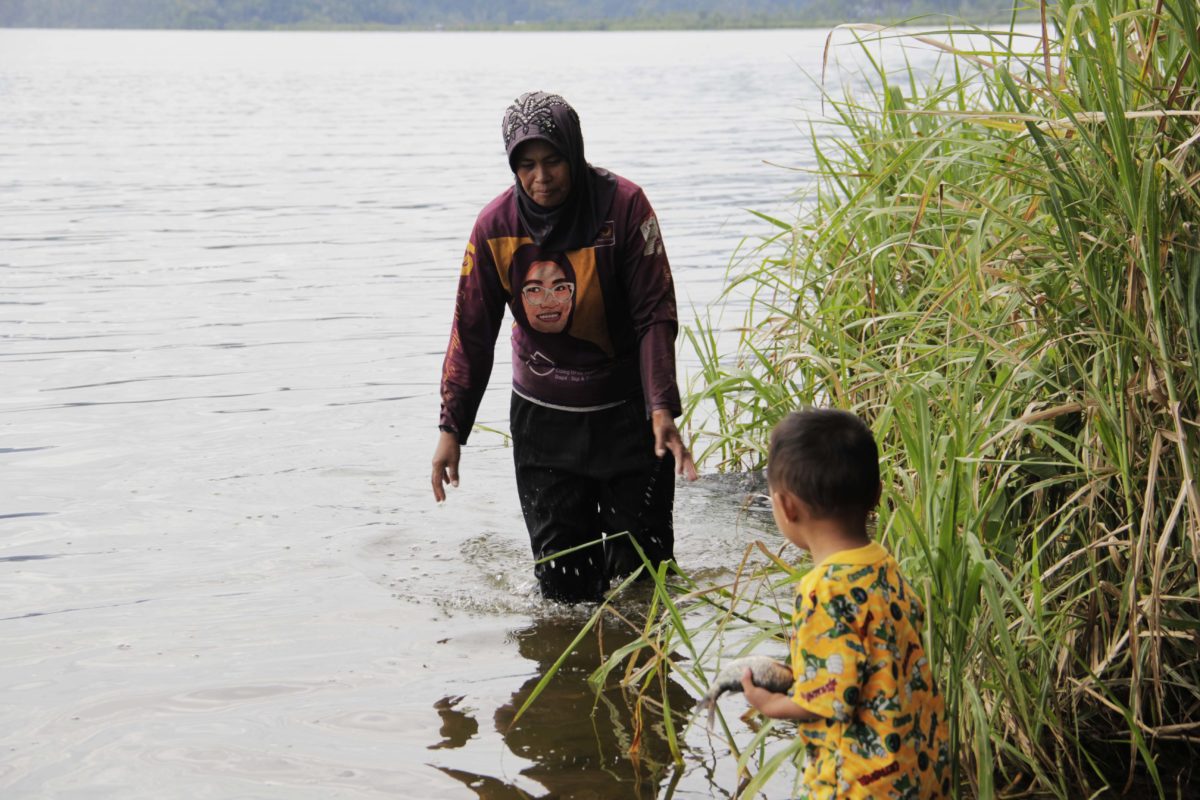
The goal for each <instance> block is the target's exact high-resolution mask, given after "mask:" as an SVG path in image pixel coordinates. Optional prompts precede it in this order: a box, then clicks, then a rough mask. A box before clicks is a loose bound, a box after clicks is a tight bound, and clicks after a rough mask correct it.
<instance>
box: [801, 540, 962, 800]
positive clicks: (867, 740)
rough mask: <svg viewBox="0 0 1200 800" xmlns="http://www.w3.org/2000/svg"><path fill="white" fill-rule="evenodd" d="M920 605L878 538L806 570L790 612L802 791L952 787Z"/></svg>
mask: <svg viewBox="0 0 1200 800" xmlns="http://www.w3.org/2000/svg"><path fill="white" fill-rule="evenodd" d="M924 623H925V612H924V609H923V608H922V607H921V603H920V601H919V600H918V598H917V596H916V594H915V593H914V592H913V590H912V587H910V586H909V585H908V583H907V582H906V581H905V580H904V577H903V576H901V574H900V569H899V567H898V566H897V564H896V560H895V559H894V558H892V557H891V555H889V554H888V552H887V551H886V550H884V549H883V548H882V547H881V546H880V545H878V544H876V543H874V542H872V543H871V544H869V545H867V546H865V547H860V548H857V549H855V550H844V551H842V552H840V553H834V554H833V555H832V556H830V557H829V558H827V559H825V560H824V561H822V562H821V563H820V564H818V565H817V566H815V567H814V568H813V569H812V571H811V572H809V573H808V574H807V575H805V576H804V578H803V579H802V580H801V581H800V584H799V586H798V587H797V589H796V604H795V610H794V611H793V612H792V625H793V628H794V631H793V636H792V672H793V673H794V675H795V677H796V683H795V685H794V687H793V689H792V700H793V701H795V703H796V704H797V705H799V706H800V707H801V708H803V709H805V710H807V711H809V712H811V713H813V714H817V715H818V716H820V717H821V719H819V720H816V721H813V722H801V723H800V725H799V733H800V736H802V737H803V739H804V744H805V764H804V776H803V781H804V788H803V789H802V790H801V794H800V797H801V798H807V799H808V800H826V798H837V799H838V800H857V798H896V799H897V800H910V799H911V800H917V799H918V798H920V800H926V799H927V798H942V797H948V796H949V795H950V766H949V750H948V748H947V745H946V740H947V736H946V733H947V732H946V724H945V711H944V708H943V705H942V697H941V695H940V694H938V690H937V687H936V686H934V684H933V678H932V677H931V675H930V671H929V661H928V659H927V658H926V657H925V648H924V647H923V646H922V644H921V629H922V627H923V626H924Z"/></svg>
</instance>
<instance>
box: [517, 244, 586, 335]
mask: <svg viewBox="0 0 1200 800" xmlns="http://www.w3.org/2000/svg"><path fill="white" fill-rule="evenodd" d="M572 277H573V276H572ZM521 304H522V308H523V309H524V311H525V318H526V319H527V320H529V327H531V328H533V329H534V330H535V331H538V332H539V333H562V332H563V331H564V330H565V329H566V327H567V323H568V322H569V321H570V319H571V311H572V309H573V308H574V305H575V282H574V281H573V280H572V279H571V278H570V277H568V276H567V273H566V270H564V269H563V268H562V266H561V265H560V264H558V263H557V262H555V261H534V262H533V263H532V264H530V265H529V271H528V272H526V273H525V280H524V281H523V282H522V284H521Z"/></svg>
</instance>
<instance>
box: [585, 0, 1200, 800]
mask: <svg viewBox="0 0 1200 800" xmlns="http://www.w3.org/2000/svg"><path fill="white" fill-rule="evenodd" d="M1042 15H1043V19H1044V23H1043V25H1042V26H1041V31H1040V34H1038V33H1033V34H1030V33H1029V32H1028V31H1025V32H1024V33H1022V31H1021V29H1018V28H1016V27H1014V28H1013V29H1011V30H1008V31H1005V32H1002V33H994V32H993V33H983V32H981V31H973V32H969V31H966V30H965V29H963V28H958V29H957V31H955V32H951V31H942V32H934V33H923V34H921V35H920V36H916V35H914V34H912V33H907V32H906V33H901V32H888V31H886V30H883V29H871V28H870V26H846V28H847V29H849V30H851V31H853V32H855V33H857V34H858V35H859V36H862V35H863V34H870V35H873V36H883V37H888V36H893V37H900V36H904V37H907V38H908V39H910V40H912V39H919V40H921V41H923V42H925V43H926V44H927V45H928V46H932V47H936V48H939V49H940V50H941V51H942V52H943V54H944V58H945V59H947V60H948V62H949V63H948V64H947V65H946V67H947V68H946V69H940V70H937V71H936V76H935V77H923V76H921V75H918V74H917V73H916V71H915V70H912V69H907V70H900V71H899V72H896V71H894V70H889V69H888V68H885V66H884V65H883V63H882V62H881V61H878V60H876V59H874V58H873V57H871V53H872V52H873V51H872V50H871V49H870V46H868V45H867V44H865V43H864V44H862V47H863V52H864V54H866V56H867V58H866V61H865V63H866V64H867V65H868V66H867V70H868V72H869V75H868V77H869V79H870V80H868V81H865V82H859V83H858V84H857V85H858V86H859V88H858V89H856V90H854V91H853V92H851V91H849V90H847V91H845V92H842V93H837V92H834V91H828V92H827V95H826V99H825V102H826V108H827V110H828V111H829V116H830V117H831V120H832V121H831V125H814V127H813V129H812V140H813V145H814V146H815V148H816V152H817V158H818V165H817V170H816V173H817V174H816V183H815V192H814V194H813V195H812V200H811V202H809V203H808V204H807V205H806V206H805V210H804V212H803V214H802V216H801V218H800V219H799V220H798V221H796V222H794V223H793V222H782V221H775V223H776V224H777V225H778V231H777V235H775V236H774V237H772V238H771V239H770V240H769V241H766V242H764V243H763V244H762V245H761V247H759V248H758V249H757V250H756V252H755V256H754V258H753V259H751V260H749V261H748V262H747V264H746V265H745V266H744V267H742V268H739V269H738V271H735V272H734V273H733V274H731V280H730V284H729V289H728V291H729V292H730V293H741V294H742V296H747V295H748V296H749V300H750V302H749V310H748V311H747V313H746V317H745V320H744V323H743V324H742V326H741V327H740V331H739V333H738V335H737V342H736V345H735V346H734V347H732V348H731V349H730V351H728V352H727V351H726V348H724V347H723V346H722V344H721V343H722V341H724V340H723V339H722V334H721V332H720V331H718V330H717V327H716V325H715V324H707V325H706V324H701V325H699V326H698V327H697V328H696V329H695V330H693V331H691V333H690V335H691V337H692V341H693V342H694V344H695V345H696V348H697V350H698V352H699V353H700V355H701V359H702V362H703V369H702V371H701V374H700V375H699V379H698V382H697V384H696V385H695V386H694V393H693V395H692V398H691V406H690V408H689V413H690V414H691V423H692V426H693V430H695V431H697V445H698V449H699V450H700V451H701V452H702V454H703V456H704V457H705V458H706V459H708V461H709V463H710V464H713V463H715V464H718V465H720V467H721V468H724V469H751V468H755V467H759V466H761V464H762V461H763V457H764V452H765V441H766V436H767V434H768V432H769V431H770V429H771V427H772V426H773V424H774V423H775V422H776V421H777V420H779V419H780V418H781V417H783V416H784V415H785V414H787V413H788V412H789V411H791V410H793V409H795V408H797V407H799V406H803V405H808V404H830V405H835V406H838V407H841V408H846V409H850V410H853V411H855V412H857V413H859V414H860V415H862V416H863V417H864V418H866V419H868V420H870V421H871V423H872V426H873V429H874V431H875V433H876V437H877V439H878V441H879V443H880V449H881V453H882V463H883V480H884V487H885V489H884V498H883V503H882V506H881V509H880V513H879V519H878V536H879V538H880V539H882V540H883V541H884V542H885V543H886V544H887V545H888V546H889V547H890V548H891V549H892V550H893V551H894V552H895V553H896V554H897V555H898V557H899V558H900V559H901V562H902V565H903V567H904V569H905V571H906V573H907V574H908V575H910V576H912V578H913V580H914V583H916V584H917V585H919V586H920V587H921V589H922V591H923V592H924V593H925V599H926V605H927V610H928V619H929V630H928V635H929V651H930V652H931V654H932V658H931V660H932V661H933V662H934V663H935V664H936V665H937V666H938V673H937V679H938V680H939V682H940V686H941V688H942V690H943V692H944V694H945V696H946V700H947V708H948V713H949V717H950V719H951V720H952V723H953V731H954V746H955V750H956V754H957V758H956V762H955V769H956V775H957V778H958V782H959V791H961V792H962V794H963V796H978V797H985V798H990V797H1001V796H1016V795H1018V794H1019V795H1021V796H1055V797H1061V798H1076V797H1086V796H1090V795H1092V794H1093V793H1095V792H1103V791H1119V790H1121V789H1122V788H1126V787H1128V786H1131V785H1134V786H1137V787H1139V788H1138V789H1137V791H1136V793H1137V795H1138V796H1151V795H1157V796H1182V795H1184V794H1186V792H1187V780H1188V778H1189V777H1190V772H1189V771H1188V770H1189V769H1190V767H1188V766H1187V765H1186V761H1185V760H1180V759H1179V758H1178V754H1179V753H1180V752H1183V751H1187V750H1189V749H1191V748H1194V747H1195V745H1196V744H1198V743H1200V658H1198V654H1200V591H1198V589H1200V582H1198V581H1200V574H1198V567H1200V488H1198V486H1197V483H1196V478H1197V472H1198V471H1200V187H1198V184H1200V14H1198V8H1197V5H1196V3H1195V0H1091V1H1090V2H1086V3H1085V2H1074V1H1073V0H1067V1H1066V2H1061V3H1058V4H1056V5H1044V6H1042ZM968 33H969V34H970V35H968ZM838 35H839V36H841V35H843V34H838ZM863 86H869V87H870V88H868V89H863V88H862V87H863ZM831 126H832V127H831ZM767 554H768V551H767V550H766V548H762V549H761V550H756V551H754V553H753V554H750V556H748V558H747V560H746V561H744V562H743V565H742V569H741V571H740V572H739V575H738V581H737V582H736V585H732V586H726V587H716V588H713V587H702V586H696V585H694V584H691V583H690V582H689V581H687V579H686V577H685V576H683V575H676V576H675V577H674V578H672V577H671V576H670V575H668V574H665V573H664V574H662V575H660V589H661V595H660V596H659V600H660V602H661V604H662V608H663V609H664V610H663V611H662V612H661V614H660V616H659V617H658V621H657V623H656V624H647V625H646V628H645V630H644V632H643V637H642V639H641V640H640V643H641V649H639V648H638V646H637V643H635V645H633V646H630V647H627V648H625V649H624V650H623V651H622V652H621V653H619V654H618V657H619V658H620V659H628V662H627V664H626V666H625V675H626V678H627V679H635V680H636V681H637V682H639V683H640V685H642V686H647V687H648V686H651V685H653V684H654V681H653V680H651V677H650V676H651V675H652V674H653V673H654V672H655V670H656V669H661V670H663V671H667V670H668V669H672V670H673V671H674V673H675V675H676V679H677V680H679V679H681V680H683V681H685V682H686V683H689V684H695V686H694V688H696V689H702V688H703V684H704V681H705V677H704V676H705V675H711V674H712V670H713V669H715V667H716V666H717V664H716V658H717V657H718V655H720V656H721V657H725V656H733V655H738V654H741V653H742V652H745V651H747V650H752V649H754V648H755V647H756V646H758V645H760V644H763V643H764V642H768V641H774V642H781V641H782V640H783V639H785V638H786V635H787V629H786V620H785V619H784V617H785V615H784V614H783V613H781V612H780V611H779V609H781V608H782V609H785V610H786V609H787V608H788V606H789V603H790V596H788V592H789V591H790V583H791V582H792V581H793V580H794V576H793V575H792V573H791V571H790V569H789V568H788V566H787V564H786V563H785V560H784V559H780V558H779V554H778V553H775V552H771V553H769V557H768V555H767ZM672 587H673V589H672ZM677 650H678V653H682V654H683V655H685V656H686V657H687V658H688V659H689V660H688V662H687V663H686V665H684V664H675V665H669V664H668V661H667V659H666V654H668V653H672V652H676V651H677ZM732 650H736V652H732ZM678 653H677V655H676V656H675V657H676V658H678V657H679V656H678ZM639 659H640V662H639ZM635 664H636V665H637V666H634V665H635ZM615 667H616V665H615V664H613V663H610V664H608V665H607V667H606V669H605V670H603V671H602V672H603V673H604V674H606V675H607V674H611V673H612V672H613V670H614V669H615ZM771 730H772V726H770V725H768V726H766V728H765V729H764V730H763V731H760V732H759V734H758V736H756V737H755V739H754V740H753V741H751V742H750V743H749V745H745V746H742V747H738V748H736V749H737V750H738V753H739V755H740V761H739V763H740V764H741V765H742V766H743V767H744V768H745V771H746V777H747V780H748V783H746V784H744V785H743V786H742V790H743V791H744V792H751V793H752V792H753V791H755V790H756V789H757V788H758V787H759V786H761V785H763V783H764V782H765V781H766V780H768V776H769V775H770V773H772V772H773V771H775V770H777V769H778V768H779V767H780V766H781V765H784V764H787V763H788V762H790V761H791V760H792V758H793V756H794V755H795V752H796V747H795V746H794V745H793V744H788V742H790V736H789V735H787V732H786V730H784V729H783V728H777V729H775V730H776V734H775V736H776V737H779V738H778V739H772V735H771ZM727 731H728V729H727ZM772 741H774V742H775V747H774V749H772V748H771V747H767V745H768V744H770V743H771V742H772ZM780 742H783V744H780ZM744 796H749V794H745V795H744Z"/></svg>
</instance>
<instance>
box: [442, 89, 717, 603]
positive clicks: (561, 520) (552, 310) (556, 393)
mask: <svg viewBox="0 0 1200 800" xmlns="http://www.w3.org/2000/svg"><path fill="white" fill-rule="evenodd" d="M502 132H503V135H504V146H505V149H506V151H507V153H508V163H509V166H510V167H511V168H512V171H513V174H514V176H515V177H516V180H515V181H514V185H513V186H511V187H509V188H508V189H507V190H505V191H504V192H503V193H502V194H500V196H498V197H497V198H496V199H494V200H493V201H492V202H491V203H489V204H488V205H487V206H486V207H484V209H483V211H481V212H480V214H479V217H478V219H476V221H475V228H474V229H473V230H472V231H471V238H470V240H469V242H468V243H467V251H466V254H465V256H464V257H463V265H462V273H461V275H460V277H459V281H458V295H457V299H456V301H455V307H454V323H453V326H452V328H451V331H450V346H449V348H448V349H447V351H446V360H445V363H444V365H443V368H442V383H441V392H442V411H441V420H440V424H439V426H438V427H439V428H440V430H441V433H440V434H439V438H438V444H437V449H436V450H435V451H434V455H433V479H432V482H433V495H434V497H435V498H436V499H437V501H438V502H441V501H443V500H445V499H446V491H445V486H446V484H447V483H449V484H452V485H454V486H457V485H458V463H459V455H460V449H459V448H460V445H462V444H465V443H466V441H467V437H468V435H469V434H470V431H471V427H472V425H474V423H475V414H476V412H477V411H478V409H479V402H480V400H481V398H482V397H483V391H484V389H485V388H486V386H487V381H488V377H489V376H490V375H491V371H492V353H493V350H494V347H495V343H496V336H497V334H498V333H499V331H500V323H501V320H502V319H503V316H504V307H505V306H506V305H507V306H508V307H509V309H510V310H511V312H512V315H513V317H514V319H515V324H514V325H513V331H512V347H513V358H512V363H513V395H512V405H511V410H510V417H509V421H510V426H511V432H512V439H513V460H514V462H515V465H516V472H517V491H518V494H519V495H520V501H521V511H522V512H523V513H524V515H525V524H526V526H527V527H528V529H529V538H530V543H531V545H532V549H533V555H534V558H535V559H538V560H541V559H544V558H550V559H551V560H550V561H546V562H544V563H541V564H538V565H537V566H536V567H535V569H534V574H535V575H536V576H537V579H538V584H539V586H540V587H541V591H542V594H543V595H544V596H545V597H547V598H550V599H554V600H561V601H564V602H578V601H595V600H599V599H601V597H602V596H603V594H604V591H605V590H606V589H607V588H608V585H609V582H610V581H611V580H612V579H613V578H617V577H621V576H624V575H628V574H629V573H630V572H632V571H633V570H634V569H636V568H637V567H638V566H639V565H640V564H641V563H642V562H641V559H640V558H638V555H637V552H636V551H635V550H634V548H633V545H632V543H631V542H630V541H629V539H628V538H627V537H624V536H618V537H615V538H612V539H608V540H606V541H604V542H603V543H601V544H596V545H594V546H592V547H587V548H584V549H582V550H579V551H576V552H574V553H569V554H567V555H563V556H561V557H555V554H556V553H560V552H562V551H564V550H568V549H570V548H572V547H576V546H578V545H581V544H585V543H587V542H593V541H597V540H600V539H602V538H603V537H605V536H609V535H612V534H617V533H622V532H625V531H628V532H629V533H630V535H631V536H632V537H634V538H635V539H636V540H637V542H638V545H639V546H640V547H641V548H642V550H643V552H645V553H646V555H647V557H648V558H649V559H650V560H651V562H652V563H654V564H657V563H660V562H662V561H666V560H670V559H671V558H673V556H674V532H673V529H672V523H671V505H672V502H673V500H674V495H675V485H674V478H673V476H672V474H671V473H672V471H674V472H675V473H677V474H682V475H684V476H686V477H687V478H688V479H689V480H695V478H696V468H695V465H694V463H693V462H692V456H691V454H690V453H689V452H688V450H687V448H686V447H685V446H684V444H683V439H682V438H681V437H680V435H679V431H678V429H676V427H675V421H674V418H675V417H676V416H678V415H679V413H680V402H679V389H678V386H677V385H676V381H675V335H676V331H677V328H678V325H677V322H676V312H675V289H674V286H673V284H672V282H671V270H670V267H669V265H668V263H667V255H666V251H665V250H664V248H663V243H662V238H661V236H660V235H659V230H658V219H657V218H656V217H655V215H654V209H652V208H651V207H650V203H649V202H648V201H647V200H646V196H645V195H644V194H643V193H642V190H641V189H640V188H639V187H638V186H637V185H635V184H633V183H632V182H630V181H628V180H626V179H624V178H622V177H620V176H617V175H614V174H613V173H611V172H608V171H606V170H602V169H598V168H596V167H593V166H591V165H590V164H588V163H587V161H586V160H585V159H584V154H583V134H582V132H581V131H580V127H579V116H578V115H577V114H576V113H575V110H574V109H573V108H571V106H570V105H568V104H567V102H566V101H565V100H563V99H562V98H561V97H559V96H558V95H554V94H547V93H545V92H530V93H528V94H524V95H521V97H519V98H517V100H516V101H515V102H514V103H513V104H512V105H511V106H509V108H508V110H507V111H506V112H505V114H504V123H503V128H502Z"/></svg>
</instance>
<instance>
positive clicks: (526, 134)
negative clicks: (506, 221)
mask: <svg viewBox="0 0 1200 800" xmlns="http://www.w3.org/2000/svg"><path fill="white" fill-rule="evenodd" d="M501 132H502V133H503V134H504V149H505V150H506V151H507V152H508V165H509V167H510V168H511V169H512V171H513V174H514V175H515V174H516V171H517V167H516V162H515V159H514V156H515V154H516V151H517V147H519V146H520V145H521V144H522V143H523V142H527V141H529V140H530V139H541V140H543V141H545V142H547V143H548V144H550V145H551V146H552V147H553V148H554V149H555V150H557V151H558V152H559V153H561V154H562V155H563V157H564V158H565V159H566V160H567V165H568V166H569V167H570V170H571V190H570V193H569V194H568V195H567V199H566V201H565V202H564V203H563V204H562V205H560V206H557V207H556V208H543V207H542V206H539V205H538V204H537V203H535V202H533V200H532V199H531V198H530V197H529V195H527V194H525V190H524V189H523V188H522V187H521V181H520V180H519V179H518V180H517V181H516V184H517V187H516V201H517V214H518V216H520V218H521V222H522V224H524V226H525V229H526V230H528V231H529V235H530V236H531V237H533V241H534V243H535V244H537V245H538V247H540V248H542V249H543V250H546V251H565V250H577V249H579V248H581V247H588V246H589V245H591V244H592V242H594V241H595V240H596V234H597V233H599V231H600V227H601V226H602V225H603V224H604V222H605V220H606V219H607V218H608V211H609V206H610V205H612V199H613V195H615V194H616V191H617V179H616V178H615V177H614V176H613V175H612V173H610V172H608V171H606V170H602V169H597V168H595V167H593V166H591V165H590V164H588V163H587V160H586V159H585V158H584V157H583V132H582V131H581V130H580V127H579V115H578V114H577V113H575V109H573V108H571V106H570V105H569V104H568V103H567V101H566V100H564V99H562V98H561V97H560V96H558V95H556V94H549V93H547V92H526V93H525V94H523V95H521V96H520V97H518V98H517V99H516V100H515V101H513V104H512V105H510V106H509V107H508V109H507V110H506V111H505V112H504V124H503V127H502V128H501Z"/></svg>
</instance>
